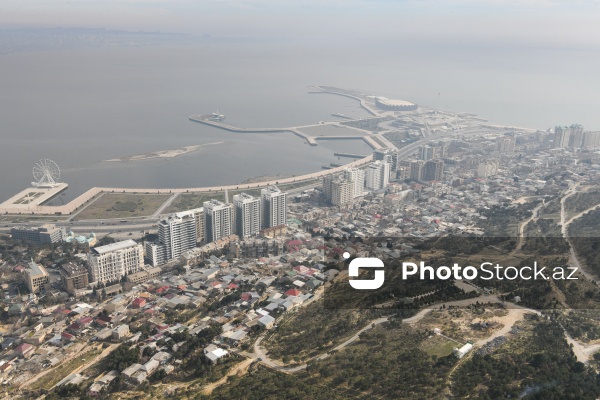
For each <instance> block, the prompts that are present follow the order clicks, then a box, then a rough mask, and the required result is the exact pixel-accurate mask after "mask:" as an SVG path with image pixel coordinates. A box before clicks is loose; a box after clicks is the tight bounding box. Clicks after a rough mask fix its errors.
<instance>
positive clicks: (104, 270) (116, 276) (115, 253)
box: [88, 239, 144, 283]
mask: <svg viewBox="0 0 600 400" xmlns="http://www.w3.org/2000/svg"><path fill="white" fill-rule="evenodd" d="M88 264H89V268H90V275H91V277H92V281H93V282H98V283H106V282H115V281H120V280H121V278H123V277H124V276H125V275H129V274H135V273H136V272H140V271H142V270H143V269H144V248H143V247H142V245H141V244H137V243H136V242H135V241H134V240H131V239H129V240H123V241H122V242H116V243H111V244H108V245H106V246H99V247H95V248H93V249H92V250H91V251H90V252H89V254H88Z"/></svg>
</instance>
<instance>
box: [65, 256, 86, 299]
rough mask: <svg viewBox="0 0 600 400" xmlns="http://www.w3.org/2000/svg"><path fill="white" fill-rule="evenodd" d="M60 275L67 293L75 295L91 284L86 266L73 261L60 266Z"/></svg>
mask: <svg viewBox="0 0 600 400" xmlns="http://www.w3.org/2000/svg"><path fill="white" fill-rule="evenodd" d="M59 272H60V277H61V279H62V283H63V286H64V288H65V290H66V291H67V293H69V294H72V295H75V294H76V293H77V290H80V289H85V288H87V286H88V284H89V280H88V271H87V269H86V268H85V267H83V266H82V265H79V264H75V263H73V262H70V263H67V264H64V265H62V266H61V268H60V271H59Z"/></svg>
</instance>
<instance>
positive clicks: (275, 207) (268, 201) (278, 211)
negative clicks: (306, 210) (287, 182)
mask: <svg viewBox="0 0 600 400" xmlns="http://www.w3.org/2000/svg"><path fill="white" fill-rule="evenodd" d="M260 197H261V200H262V207H263V209H262V218H263V226H262V227H263V229H267V228H272V227H274V226H279V225H285V224H287V193H285V192H282V191H281V190H279V188H278V187H277V186H268V187H267V188H266V189H261V191H260Z"/></svg>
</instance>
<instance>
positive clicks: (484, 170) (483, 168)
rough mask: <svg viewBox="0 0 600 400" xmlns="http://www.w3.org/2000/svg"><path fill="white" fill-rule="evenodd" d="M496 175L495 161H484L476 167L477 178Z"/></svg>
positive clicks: (496, 166)
mask: <svg viewBox="0 0 600 400" xmlns="http://www.w3.org/2000/svg"><path fill="white" fill-rule="evenodd" d="M497 174H498V163H497V162H495V161H486V162H482V163H479V165H478V166H477V177H478V178H487V177H488V176H494V175H497Z"/></svg>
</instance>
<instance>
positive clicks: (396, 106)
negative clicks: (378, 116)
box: [375, 98, 417, 111]
mask: <svg viewBox="0 0 600 400" xmlns="http://www.w3.org/2000/svg"><path fill="white" fill-rule="evenodd" d="M375 105H376V106H377V108H379V109H381V110H387V111H413V110H416V109H417V105H416V104H415V103H411V102H410V101H406V100H393V99H382V98H379V99H375Z"/></svg>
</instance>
